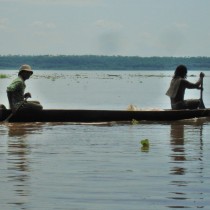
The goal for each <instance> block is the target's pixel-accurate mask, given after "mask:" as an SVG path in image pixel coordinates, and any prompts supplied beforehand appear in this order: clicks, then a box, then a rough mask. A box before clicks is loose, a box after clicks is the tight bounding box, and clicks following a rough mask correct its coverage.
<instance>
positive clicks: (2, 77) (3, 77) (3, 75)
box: [0, 74, 9, 79]
mask: <svg viewBox="0 0 210 210" xmlns="http://www.w3.org/2000/svg"><path fill="white" fill-rule="evenodd" d="M5 78H9V76H8V75H6V74H0V79H5Z"/></svg>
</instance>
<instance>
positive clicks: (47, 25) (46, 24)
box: [32, 21, 56, 29]
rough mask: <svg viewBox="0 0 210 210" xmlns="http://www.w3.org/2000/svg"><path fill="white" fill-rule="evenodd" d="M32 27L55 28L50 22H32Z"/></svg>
mask: <svg viewBox="0 0 210 210" xmlns="http://www.w3.org/2000/svg"><path fill="white" fill-rule="evenodd" d="M32 26H33V27H37V28H42V29H54V28H56V25H55V24H54V23H50V22H44V21H34V22H33V23H32Z"/></svg>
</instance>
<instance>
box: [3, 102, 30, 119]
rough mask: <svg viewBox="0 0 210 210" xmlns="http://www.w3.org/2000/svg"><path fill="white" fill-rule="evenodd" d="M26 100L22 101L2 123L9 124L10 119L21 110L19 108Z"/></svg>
mask: <svg viewBox="0 0 210 210" xmlns="http://www.w3.org/2000/svg"><path fill="white" fill-rule="evenodd" d="M27 99H28V98H25V99H24V101H22V102H21V103H20V105H19V106H18V107H17V108H16V109H15V111H13V112H12V113H11V114H10V115H9V116H8V117H7V118H6V119H5V120H4V121H3V122H9V120H10V118H11V117H13V116H14V115H15V114H16V113H17V111H18V110H19V109H20V108H21V106H22V105H23V104H24V103H25V102H26V101H27Z"/></svg>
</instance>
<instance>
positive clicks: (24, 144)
mask: <svg viewBox="0 0 210 210" xmlns="http://www.w3.org/2000/svg"><path fill="white" fill-rule="evenodd" d="M7 128H8V137H9V138H8V149H7V154H8V157H7V171H8V175H7V179H8V182H10V183H12V186H13V188H14V189H13V191H14V192H15V199H13V200H12V201H9V202H8V204H9V205H12V206H18V207H19V208H21V209H27V207H26V204H27V200H28V199H27V197H28V196H29V195H30V176H31V166H30V153H31V148H30V144H29V142H28V138H27V136H28V135H29V134H31V133H33V132H35V131H37V130H39V129H41V126H39V125H38V124H31V123H29V124H26V123H11V124H10V123H9V124H8V125H7Z"/></svg>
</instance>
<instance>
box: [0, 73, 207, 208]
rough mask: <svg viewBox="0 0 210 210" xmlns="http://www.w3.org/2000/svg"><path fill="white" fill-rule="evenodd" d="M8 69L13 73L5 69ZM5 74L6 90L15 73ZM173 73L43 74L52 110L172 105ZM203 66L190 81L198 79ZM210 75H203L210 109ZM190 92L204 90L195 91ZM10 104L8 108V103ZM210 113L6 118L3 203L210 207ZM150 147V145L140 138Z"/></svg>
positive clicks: (36, 91) (32, 88)
mask: <svg viewBox="0 0 210 210" xmlns="http://www.w3.org/2000/svg"><path fill="white" fill-rule="evenodd" d="M0 73H5V71H1V72H0ZM7 73H8V74H9V75H11V77H10V78H8V79H0V94H1V103H4V104H6V105H7V99H6V94H5V87H6V86H7V85H8V83H10V82H11V79H12V78H14V77H15V73H16V72H15V71H8V72H7ZM172 74H173V72H170V71H166V72H142V71H138V72H119V71H112V72H109V71H102V72H99V71H97V72H86V71H62V72H56V71H45V72H44V71H37V72H36V73H35V75H34V76H33V77H32V78H31V80H29V81H27V90H28V91H29V92H31V93H32V96H33V99H35V100H40V101H41V103H42V104H43V106H44V107H45V108H84V109H85V108H87V109H126V108H127V107H128V105H129V104H133V105H135V106H137V107H138V108H140V109H151V108H156V109H163V108H169V107H170V104H169V100H168V98H167V97H166V96H165V91H166V89H167V87H168V85H169V82H170V79H171V76H172ZM209 74H210V73H209ZM197 75H198V72H192V75H191V76H190V77H189V80H191V81H196V79H197V78H196V76H197ZM209 80H210V77H209V75H208V72H206V77H205V80H204V103H205V105H206V107H210V106H209V102H210V100H208V98H209V97H208V96H209V95H210V93H209V91H210V85H209V84H210V81H209ZM186 96H188V97H195V98H196V97H199V91H197V90H191V91H189V92H187V93H186ZM7 106H8V105H7ZM209 128H210V119H209V118H200V119H190V120H182V121H175V122H138V123H132V122H127V123H116V122H112V123H98V124H74V123H1V124H0V165H1V167H0V209H2V210H22V209H23V210H31V209H32V210H38V209H40V210H48V209H49V210H52V209H53V210H54V209H55V210H57V209H61V210H96V209H97V210H98V209H100V210H107V209H111V210H128V209H131V210H163V209H209V206H210V199H209V197H210V187H209V186H210V162H209V160H210V152H209V151H210V140H209V136H210V129H209ZM144 139H148V141H149V146H148V147H144V148H143V147H142V145H141V140H144Z"/></svg>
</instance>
